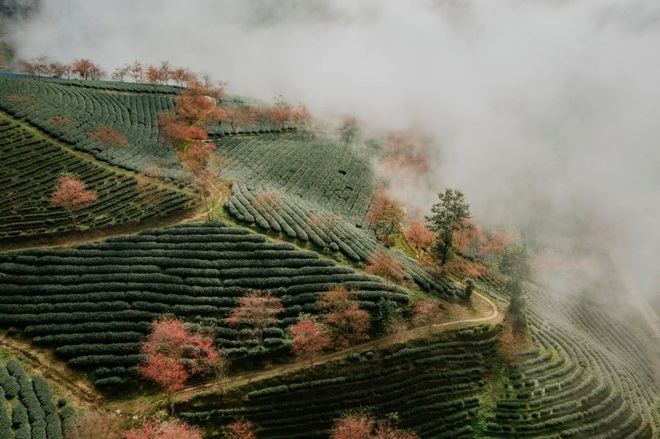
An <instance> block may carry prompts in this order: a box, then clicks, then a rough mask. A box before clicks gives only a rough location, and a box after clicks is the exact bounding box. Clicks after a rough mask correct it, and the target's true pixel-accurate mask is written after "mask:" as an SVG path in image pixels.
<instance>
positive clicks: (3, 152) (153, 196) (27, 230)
mask: <svg viewBox="0 0 660 439" xmlns="http://www.w3.org/2000/svg"><path fill="white" fill-rule="evenodd" d="M0 142H1V143H0V175H2V178H1V179H0V193H1V195H0V200H1V202H0V216H1V217H2V224H0V241H2V240H3V239H4V240H5V242H8V239H7V238H15V237H24V236H30V235H44V234H53V233H57V232H66V231H71V230H74V226H73V224H72V223H71V220H70V219H69V214H68V213H67V212H66V210H64V209H63V208H61V207H58V206H52V205H51V203H50V201H51V196H52V194H53V191H54V190H55V189H56V187H57V184H58V179H59V178H60V177H61V176H63V175H71V176H74V177H76V178H78V179H80V180H81V181H82V182H83V183H84V184H85V185H86V188H87V189H89V190H92V191H94V192H95V193H96V195H97V197H98V201H96V202H94V203H92V204H91V205H90V206H88V208H87V209H85V211H84V212H81V213H80V214H79V215H78V223H79V225H80V226H81V227H85V228H91V229H96V228H100V227H104V226H109V225H117V224H122V223H128V222H136V221H141V220H146V219H151V218H155V217H161V216H168V215H172V214H175V213H180V212H182V211H185V210H187V209H188V208H189V207H190V206H191V205H194V201H195V200H194V199H193V198H192V197H191V196H190V195H188V194H186V193H183V192H180V191H174V190H172V189H166V188H163V187H159V186H157V185H156V184H154V183H151V182H146V181H140V180H138V179H137V178H136V177H135V176H132V175H127V174H125V173H119V172H116V171H114V170H112V169H109V168H107V167H104V166H102V165H100V164H99V163H96V162H95V161H93V160H90V159H88V158H86V157H84V156H81V155H79V154H75V153H74V152H72V151H70V150H68V149H67V148H66V147H64V146H62V145H60V144H58V143H57V142H55V141H52V140H50V139H49V138H46V137H44V136H41V135H39V133H38V132H36V131H35V130H34V129H30V128H29V127H26V126H25V125H23V124H21V123H18V122H16V121H14V120H12V119H9V118H7V117H5V116H3V115H2V114H0ZM143 180H144V179H143Z"/></svg>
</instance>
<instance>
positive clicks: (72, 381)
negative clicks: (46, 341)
mask: <svg viewBox="0 0 660 439" xmlns="http://www.w3.org/2000/svg"><path fill="white" fill-rule="evenodd" d="M0 349H1V350H4V351H5V353H9V354H10V357H13V358H15V359H17V360H18V361H20V362H21V364H22V365H23V367H25V369H26V371H27V372H28V374H29V375H33V374H37V375H40V376H42V377H43V378H45V379H46V380H47V381H48V383H49V384H50V385H51V388H52V390H53V393H54V394H55V395H58V396H63V397H65V398H66V399H67V400H68V401H70V402H71V404H72V405H74V406H75V407H80V408H90V407H95V408H98V407H99V406H100V404H101V402H102V399H103V397H102V395H101V394H100V393H99V392H98V391H97V390H96V389H95V388H93V387H92V385H91V384H90V383H89V381H88V380H87V377H86V376H85V375H84V374H82V373H79V372H75V371H74V370H72V369H70V368H69V367H68V366H67V365H66V363H65V362H63V361H60V360H57V359H56V358H54V356H53V354H52V352H50V351H49V350H47V349H39V348H35V347H34V346H33V345H30V344H29V342H27V341H22V340H20V339H18V338H14V337H8V336H7V335H6V334H4V333H3V334H2V335H0ZM5 356H6V355H5Z"/></svg>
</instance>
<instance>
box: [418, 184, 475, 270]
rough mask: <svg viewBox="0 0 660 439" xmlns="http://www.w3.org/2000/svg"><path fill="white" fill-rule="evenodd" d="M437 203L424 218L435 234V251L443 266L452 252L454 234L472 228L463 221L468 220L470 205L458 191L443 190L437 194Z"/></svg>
mask: <svg viewBox="0 0 660 439" xmlns="http://www.w3.org/2000/svg"><path fill="white" fill-rule="evenodd" d="M438 199H439V200H440V201H439V202H438V203H436V204H434V205H433V206H431V213H432V215H431V216H427V217H426V222H427V224H428V225H429V229H430V230H432V231H434V232H436V233H437V237H436V241H435V250H436V251H437V252H438V253H439V255H440V261H441V263H442V265H445V262H447V261H448V260H449V259H450V258H451V256H452V252H453V247H454V232H456V231H459V230H463V229H467V228H470V227H472V226H471V224H470V223H468V222H466V221H465V220H466V219H468V218H470V205H469V204H468V203H467V202H466V201H465V195H464V194H463V192H461V191H459V190H458V189H445V192H444V193H442V194H438Z"/></svg>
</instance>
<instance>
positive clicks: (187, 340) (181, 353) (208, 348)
mask: <svg viewBox="0 0 660 439" xmlns="http://www.w3.org/2000/svg"><path fill="white" fill-rule="evenodd" d="M140 352H141V353H142V354H143V355H144V357H145V359H144V361H143V362H142V363H140V364H139V365H138V367H139V370H140V375H142V376H143V377H144V378H147V379H149V380H151V381H154V382H155V383H157V384H158V385H160V386H161V387H162V388H163V389H164V390H165V393H166V396H167V400H168V402H170V403H171V397H172V394H173V393H174V392H176V391H178V390H181V389H182V388H183V386H184V384H185V382H186V380H187V379H188V378H189V377H190V375H193V374H201V373H207V372H209V371H210V370H211V369H212V367H213V365H214V364H215V363H216V361H217V360H218V353H217V351H216V349H215V348H214V346H213V337H212V336H210V335H209V334H207V333H192V332H190V331H189V330H188V328H186V326H185V325H184V323H183V322H182V321H181V320H178V319H174V318H169V317H166V318H162V319H160V320H156V321H154V323H153V324H152V329H151V333H150V334H149V336H148V337H147V340H146V341H145V343H144V344H143V345H142V348H141V349H140Z"/></svg>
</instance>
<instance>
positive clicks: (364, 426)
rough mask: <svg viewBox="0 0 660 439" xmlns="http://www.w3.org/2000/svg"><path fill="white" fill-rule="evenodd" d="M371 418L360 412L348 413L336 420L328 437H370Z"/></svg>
mask: <svg viewBox="0 0 660 439" xmlns="http://www.w3.org/2000/svg"><path fill="white" fill-rule="evenodd" d="M373 423H374V421H373V419H372V418H371V417H370V416H369V415H366V414H362V413H349V414H346V415H344V416H342V417H341V418H339V420H338V421H337V422H336V424H335V426H334V428H333V429H332V434H331V435H330V439H370V438H372V437H373V436H372V434H371V430H372V428H373Z"/></svg>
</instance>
